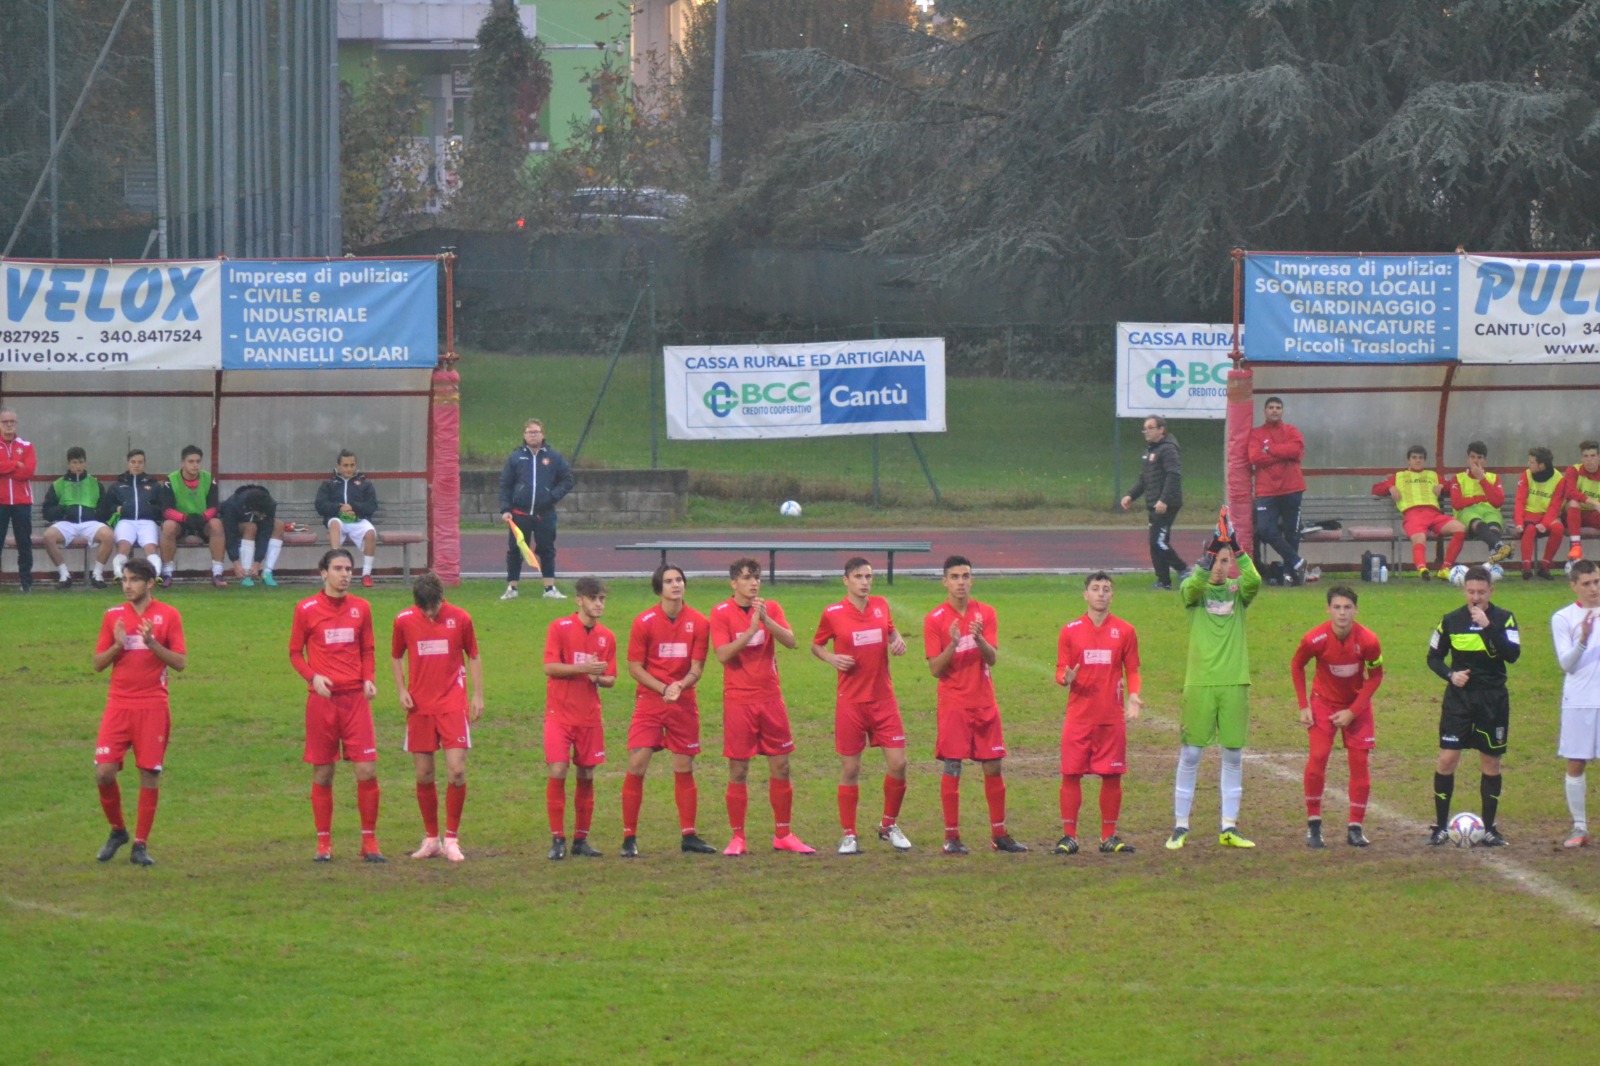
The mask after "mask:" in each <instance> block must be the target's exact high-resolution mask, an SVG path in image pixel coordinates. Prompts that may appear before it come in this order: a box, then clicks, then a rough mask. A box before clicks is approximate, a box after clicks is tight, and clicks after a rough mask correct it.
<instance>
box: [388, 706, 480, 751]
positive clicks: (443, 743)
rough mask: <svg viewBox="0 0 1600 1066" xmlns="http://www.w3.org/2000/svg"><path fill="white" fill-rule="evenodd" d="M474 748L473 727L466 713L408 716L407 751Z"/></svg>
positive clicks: (412, 713)
mask: <svg viewBox="0 0 1600 1066" xmlns="http://www.w3.org/2000/svg"><path fill="white" fill-rule="evenodd" d="M470 747H472V727H471V726H470V725H468V724H467V712H466V711H445V712H444V713H443V714H421V713H418V712H416V711H412V712H411V713H410V714H408V715H406V742H405V750H406V751H438V750H440V749H441V748H443V749H446V750H448V749H451V748H470Z"/></svg>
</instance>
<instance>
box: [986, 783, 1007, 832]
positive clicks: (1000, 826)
mask: <svg viewBox="0 0 1600 1066" xmlns="http://www.w3.org/2000/svg"><path fill="white" fill-rule="evenodd" d="M983 798H984V799H986V800H988V801H989V835H990V836H992V837H993V838H994V839H996V840H999V839H1000V838H1001V837H1003V836H1005V835H1006V779H1005V778H1003V777H1001V776H1000V775H999V774H985V775H984V776H983Z"/></svg>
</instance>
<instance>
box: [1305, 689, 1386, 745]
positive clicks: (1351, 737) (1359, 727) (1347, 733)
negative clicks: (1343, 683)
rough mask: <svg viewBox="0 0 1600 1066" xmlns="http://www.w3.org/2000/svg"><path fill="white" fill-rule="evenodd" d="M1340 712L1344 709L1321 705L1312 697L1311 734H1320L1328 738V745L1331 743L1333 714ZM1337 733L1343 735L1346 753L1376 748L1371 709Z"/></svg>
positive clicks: (1333, 727)
mask: <svg viewBox="0 0 1600 1066" xmlns="http://www.w3.org/2000/svg"><path fill="white" fill-rule="evenodd" d="M1342 710H1345V708H1343V707H1335V706H1334V705H1333V704H1331V703H1323V702H1322V701H1321V700H1319V699H1317V698H1316V697H1312V700H1311V732H1313V733H1321V734H1322V735H1323V736H1325V737H1327V738H1328V742H1329V743H1330V744H1331V743H1333V734H1334V732H1335V731H1336V728H1335V726H1334V724H1333V722H1332V718H1333V712H1334V711H1342ZM1338 731H1339V732H1342V733H1343V734H1344V748H1345V750H1346V751H1349V750H1350V749H1351V748H1369V749H1370V748H1375V747H1377V746H1378V730H1377V726H1376V725H1375V724H1374V723H1373V721H1372V708H1371V707H1368V708H1367V709H1366V710H1365V711H1362V712H1361V713H1360V714H1358V715H1356V716H1355V717H1354V718H1352V719H1351V720H1350V724H1349V725H1347V726H1345V727H1344V729H1343V730H1338Z"/></svg>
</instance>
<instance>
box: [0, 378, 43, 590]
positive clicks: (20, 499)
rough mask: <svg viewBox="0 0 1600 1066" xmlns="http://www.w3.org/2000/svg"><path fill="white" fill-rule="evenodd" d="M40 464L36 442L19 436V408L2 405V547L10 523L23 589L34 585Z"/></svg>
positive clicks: (0, 486) (0, 513)
mask: <svg viewBox="0 0 1600 1066" xmlns="http://www.w3.org/2000/svg"><path fill="white" fill-rule="evenodd" d="M38 466H39V460H38V457H37V456H35V455H34V454H33V443H32V442H31V441H25V440H23V439H22V438H21V437H19V436H17V412H16V411H14V410H12V409H11V408H9V407H0V548H3V547H4V546H5V543H6V527H7V526H10V527H11V532H12V533H13V534H14V535H15V536H16V538H17V580H18V582H19V583H20V585H21V587H22V591H23V592H29V591H31V590H32V589H33V472H34V471H35V470H36V469H38Z"/></svg>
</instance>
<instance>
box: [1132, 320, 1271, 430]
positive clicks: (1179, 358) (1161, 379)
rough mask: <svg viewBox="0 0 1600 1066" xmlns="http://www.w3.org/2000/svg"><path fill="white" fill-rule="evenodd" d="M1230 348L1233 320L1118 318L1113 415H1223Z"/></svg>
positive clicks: (1179, 416)
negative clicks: (1221, 322)
mask: <svg viewBox="0 0 1600 1066" xmlns="http://www.w3.org/2000/svg"><path fill="white" fill-rule="evenodd" d="M1240 335H1241V336H1243V333H1242V331H1241V334H1240ZM1232 351H1233V326H1232V325H1231V324H1226V323H1224V324H1222V325H1207V324H1205V323H1200V322H1118V323H1117V417H1118V418H1143V417H1144V416H1146V415H1160V416H1161V417H1162V418H1201V419H1207V418H1209V419H1223V418H1226V417H1227V411H1228V371H1229V370H1232V369H1233V359H1232V357H1231V356H1230V354H1229V353H1231V352H1232Z"/></svg>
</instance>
